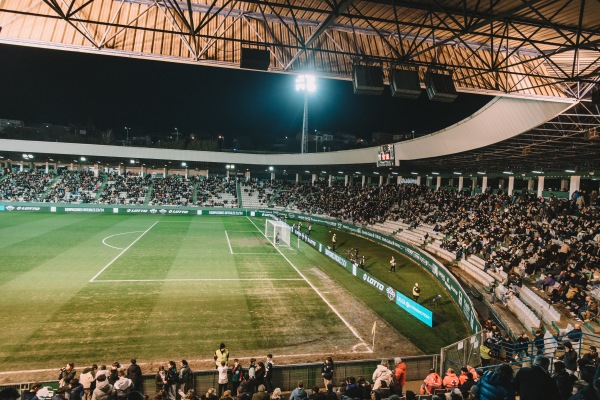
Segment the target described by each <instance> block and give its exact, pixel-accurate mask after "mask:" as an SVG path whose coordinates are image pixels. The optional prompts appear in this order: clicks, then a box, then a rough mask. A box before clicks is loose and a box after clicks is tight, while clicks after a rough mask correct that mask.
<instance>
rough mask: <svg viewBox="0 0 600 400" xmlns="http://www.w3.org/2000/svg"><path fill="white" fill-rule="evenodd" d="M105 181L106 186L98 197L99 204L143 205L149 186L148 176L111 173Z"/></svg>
mask: <svg viewBox="0 0 600 400" xmlns="http://www.w3.org/2000/svg"><path fill="white" fill-rule="evenodd" d="M106 180H107V182H106V186H105V188H104V190H103V191H102V193H100V196H99V197H98V203H100V204H129V205H140V204H144V201H145V199H146V195H147V194H148V190H149V189H150V185H151V182H150V176H149V175H146V176H140V175H137V174H133V173H131V172H127V173H126V174H125V175H119V174H118V173H116V172H111V173H109V174H107V176H106Z"/></svg>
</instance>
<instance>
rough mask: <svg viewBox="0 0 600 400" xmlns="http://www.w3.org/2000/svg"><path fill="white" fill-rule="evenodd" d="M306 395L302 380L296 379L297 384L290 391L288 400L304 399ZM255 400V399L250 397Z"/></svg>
mask: <svg viewBox="0 0 600 400" xmlns="http://www.w3.org/2000/svg"><path fill="white" fill-rule="evenodd" d="M263 391H264V387H263ZM259 392H260V388H259ZM307 397H308V393H306V390H304V382H303V381H298V385H297V386H296V388H295V389H294V390H293V391H292V394H291V395H290V400H304V399H306V398H307ZM252 400H255V399H252Z"/></svg>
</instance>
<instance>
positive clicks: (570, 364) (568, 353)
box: [558, 342, 577, 374]
mask: <svg viewBox="0 0 600 400" xmlns="http://www.w3.org/2000/svg"><path fill="white" fill-rule="evenodd" d="M558 359H559V360H561V361H563V363H564V364H565V368H566V369H567V372H568V373H569V374H573V373H575V371H577V352H576V351H575V349H573V344H572V343H571V342H565V353H564V354H563V355H562V356H560V357H559V358H558Z"/></svg>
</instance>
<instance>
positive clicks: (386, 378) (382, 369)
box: [372, 360, 392, 390]
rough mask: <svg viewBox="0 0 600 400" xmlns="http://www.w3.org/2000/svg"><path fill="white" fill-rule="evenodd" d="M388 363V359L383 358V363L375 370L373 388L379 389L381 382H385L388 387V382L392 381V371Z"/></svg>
mask: <svg viewBox="0 0 600 400" xmlns="http://www.w3.org/2000/svg"><path fill="white" fill-rule="evenodd" d="M388 365H389V364H388V361H387V360H381V364H379V365H378V366H377V368H376V369H375V371H374V372H373V376H372V381H373V390H377V389H379V387H380V386H381V382H385V383H386V387H388V384H389V383H390V382H391V381H392V371H390V369H389V368H388Z"/></svg>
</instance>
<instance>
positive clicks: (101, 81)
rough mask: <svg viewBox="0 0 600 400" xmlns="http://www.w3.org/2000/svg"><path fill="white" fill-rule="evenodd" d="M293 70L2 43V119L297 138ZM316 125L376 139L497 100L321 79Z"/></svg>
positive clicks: (315, 98) (426, 127)
mask: <svg viewBox="0 0 600 400" xmlns="http://www.w3.org/2000/svg"><path fill="white" fill-rule="evenodd" d="M294 80H295V76H294V75H284V74H275V73H265V72H255V71H248V70H236V69H226V68H214V67H207V66H200V65H185V64H176V63H167V62H158V61H147V60H137V59H129V58H122V57H111V56H102V55H91V54H81V53H72V52H62V51H56V50H45V49H36V48H28V47H19V46H7V45H0V87H1V88H2V96H0V118H8V119H21V120H26V121H31V122H49V123H55V124H68V123H74V124H81V125H82V126H87V125H89V124H93V125H94V126H95V127H98V128H102V129H106V128H113V129H115V130H116V131H118V130H123V127H124V126H131V127H133V130H134V132H135V134H140V132H141V131H143V132H144V134H155V133H160V132H165V131H167V132H169V131H173V130H174V127H177V128H178V129H179V132H181V133H198V134H205V135H214V136H216V135H225V136H226V137H229V138H233V137H240V136H249V137H262V138H265V137H272V138H283V137H285V136H294V135H295V134H296V133H298V132H300V130H301V127H302V110H303V95H302V94H301V93H299V92H296V91H295V87H294ZM317 85H318V89H317V92H315V93H314V94H312V95H311V98H310V103H309V104H310V105H309V128H310V130H314V129H318V130H320V131H326V132H332V133H333V132H344V133H350V134H355V135H357V136H359V137H363V138H365V139H370V137H371V133H372V132H388V133H404V132H410V131H411V130H415V131H416V132H417V133H419V132H421V133H422V132H431V131H435V130H437V129H440V128H443V127H445V126H448V125H450V124H452V123H455V122H458V121H459V120H461V119H463V118H465V117H466V116H468V115H471V114H472V113H473V112H475V111H476V110H478V109H479V108H481V106H482V105H484V104H485V103H486V102H487V101H489V99H490V97H485V96H477V95H468V94H461V95H460V96H459V98H458V99H457V101H455V102H454V103H452V104H446V103H439V102H431V101H429V100H428V99H427V96H426V94H425V93H423V94H422V95H421V97H420V99H419V100H402V99H395V98H392V97H391V95H390V93H389V87H386V91H385V92H384V94H383V95H382V96H365V95H355V94H353V91H352V83H351V82H350V81H341V80H333V79H318V80H317Z"/></svg>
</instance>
